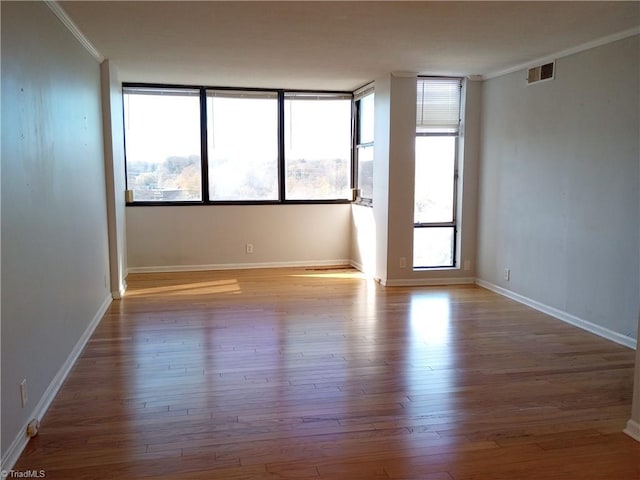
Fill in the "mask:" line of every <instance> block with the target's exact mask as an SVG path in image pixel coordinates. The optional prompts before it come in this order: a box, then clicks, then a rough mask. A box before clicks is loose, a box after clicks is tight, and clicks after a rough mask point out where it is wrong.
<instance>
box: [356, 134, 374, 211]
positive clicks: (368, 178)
mask: <svg viewBox="0 0 640 480" xmlns="http://www.w3.org/2000/svg"><path fill="white" fill-rule="evenodd" d="M358 188H359V189H360V197H361V198H367V199H372V198H373V146H371V147H358Z"/></svg>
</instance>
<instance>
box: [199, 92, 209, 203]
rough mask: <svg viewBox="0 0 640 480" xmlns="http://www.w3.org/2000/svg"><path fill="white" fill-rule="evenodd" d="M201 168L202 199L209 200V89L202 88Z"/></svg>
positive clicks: (205, 201)
mask: <svg viewBox="0 0 640 480" xmlns="http://www.w3.org/2000/svg"><path fill="white" fill-rule="evenodd" d="M200 168H201V180H202V201H203V202H204V203H207V202H209V146H208V144H207V91H206V89H205V88H201V89H200Z"/></svg>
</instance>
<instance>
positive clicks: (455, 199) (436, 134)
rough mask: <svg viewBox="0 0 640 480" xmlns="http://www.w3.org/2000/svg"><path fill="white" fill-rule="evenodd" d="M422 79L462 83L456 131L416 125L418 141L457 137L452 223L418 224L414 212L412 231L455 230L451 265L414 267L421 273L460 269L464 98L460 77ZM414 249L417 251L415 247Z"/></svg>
mask: <svg viewBox="0 0 640 480" xmlns="http://www.w3.org/2000/svg"><path fill="white" fill-rule="evenodd" d="M420 79H434V80H457V81H459V82H460V90H459V110H458V126H457V128H456V129H455V131H446V130H447V128H442V131H440V132H438V131H429V132H424V131H423V132H419V131H418V127H417V125H416V139H417V138H418V137H455V145H454V158H453V193H452V195H453V205H452V216H451V221H450V222H416V221H415V212H414V223H413V229H412V233H413V232H415V230H416V228H451V229H452V230H453V235H452V239H453V240H452V255H451V265H429V266H420V265H413V270H417V271H420V270H434V269H446V268H458V261H457V260H458V188H459V186H458V183H459V174H458V167H459V151H460V137H461V131H462V117H463V105H462V100H463V98H464V95H463V89H464V81H463V79H462V78H460V77H436V76H418V77H417V81H419V80H420ZM417 81H416V88H417ZM415 161H416V160H415V159H414V162H415ZM414 188H415V187H414ZM413 248H414V251H415V245H414V247H413ZM414 257H415V255H414ZM412 263H413V262H412Z"/></svg>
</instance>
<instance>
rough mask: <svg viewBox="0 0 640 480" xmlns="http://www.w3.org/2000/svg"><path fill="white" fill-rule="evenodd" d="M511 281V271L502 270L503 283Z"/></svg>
mask: <svg viewBox="0 0 640 480" xmlns="http://www.w3.org/2000/svg"><path fill="white" fill-rule="evenodd" d="M510 279H511V270H509V269H508V268H505V269H504V281H505V282H508V281H509V280H510Z"/></svg>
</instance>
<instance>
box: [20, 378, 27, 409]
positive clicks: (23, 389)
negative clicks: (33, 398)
mask: <svg viewBox="0 0 640 480" xmlns="http://www.w3.org/2000/svg"><path fill="white" fill-rule="evenodd" d="M20 404H21V405H22V408H24V407H26V406H27V379H26V378H25V379H23V380H22V381H21V382H20Z"/></svg>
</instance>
